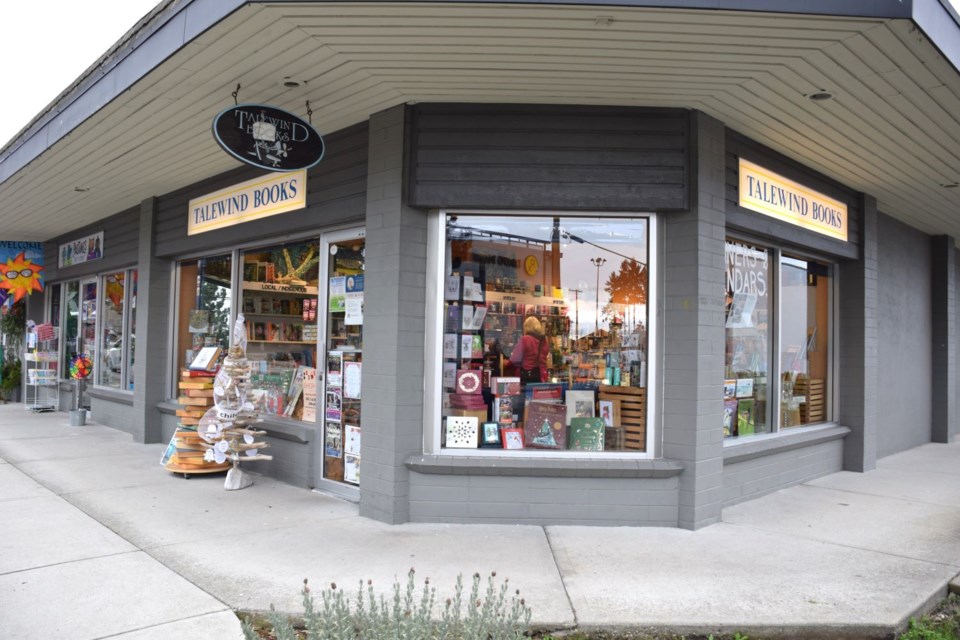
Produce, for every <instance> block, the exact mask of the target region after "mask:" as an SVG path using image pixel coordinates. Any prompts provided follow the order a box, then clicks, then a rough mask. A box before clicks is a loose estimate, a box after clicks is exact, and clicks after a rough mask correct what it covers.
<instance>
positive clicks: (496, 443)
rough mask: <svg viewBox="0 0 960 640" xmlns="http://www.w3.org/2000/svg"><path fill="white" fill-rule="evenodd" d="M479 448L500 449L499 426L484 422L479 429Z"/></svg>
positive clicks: (501, 443) (501, 444)
mask: <svg viewBox="0 0 960 640" xmlns="http://www.w3.org/2000/svg"><path fill="white" fill-rule="evenodd" d="M480 446H481V447H487V448H489V447H496V448H498V449H499V448H501V447H502V446H503V442H502V440H501V439H500V424H499V423H497V422H484V423H483V425H482V426H481V427H480Z"/></svg>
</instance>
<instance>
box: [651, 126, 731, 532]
mask: <svg viewBox="0 0 960 640" xmlns="http://www.w3.org/2000/svg"><path fill="white" fill-rule="evenodd" d="M692 133H693V136H692V139H693V141H692V147H693V156H692V157H693V163H694V164H693V166H694V167H695V168H696V170H695V172H693V179H694V180H695V183H694V188H693V189H691V193H692V196H693V197H692V203H691V208H690V210H689V211H686V212H683V213H676V214H672V213H671V214H667V215H666V216H665V217H664V218H665V220H666V225H665V226H666V233H665V235H666V246H665V256H664V275H665V278H664V297H663V300H664V314H663V325H662V326H663V331H664V350H665V358H664V370H663V456H664V457H665V458H669V459H673V460H678V461H681V462H683V464H684V466H685V469H684V472H683V474H682V475H681V476H680V494H679V505H680V509H679V518H678V525H679V526H681V527H683V528H685V529H697V528H700V527H703V526H706V525H709V524H713V523H715V522H718V521H719V520H720V512H721V508H722V505H723V370H724V354H725V349H724V329H723V325H724V323H723V313H724V269H725V264H724V238H725V224H726V213H725V211H726V198H725V181H724V172H725V168H726V167H725V162H724V151H725V143H724V126H723V123H721V122H719V121H717V120H714V119H713V118H710V117H709V116H707V115H705V114H702V113H696V114H694V116H693V131H692Z"/></svg>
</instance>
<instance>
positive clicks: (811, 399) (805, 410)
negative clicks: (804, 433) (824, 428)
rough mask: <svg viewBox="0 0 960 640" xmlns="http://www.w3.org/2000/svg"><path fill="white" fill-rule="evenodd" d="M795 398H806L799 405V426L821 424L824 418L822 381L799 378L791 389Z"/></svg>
mask: <svg viewBox="0 0 960 640" xmlns="http://www.w3.org/2000/svg"><path fill="white" fill-rule="evenodd" d="M793 393H794V395H797V396H806V398H807V401H806V402H804V403H801V404H800V422H801V424H810V423H812V422H822V421H823V420H824V418H825V417H826V408H825V405H826V397H827V396H826V386H825V385H824V381H823V379H813V380H811V379H809V378H800V379H799V380H797V382H796V384H795V385H794V387H793Z"/></svg>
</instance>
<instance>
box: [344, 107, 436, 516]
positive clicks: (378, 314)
mask: <svg viewBox="0 0 960 640" xmlns="http://www.w3.org/2000/svg"><path fill="white" fill-rule="evenodd" d="M406 131H407V121H406V114H405V109H404V108H402V107H397V108H393V109H389V110H387V111H383V112H381V113H377V114H374V115H373V116H371V118H370V180H369V189H368V192H367V245H366V247H367V254H366V268H365V272H364V282H365V285H364V286H365V298H364V309H363V325H364V326H363V347H364V354H365V355H364V363H363V398H362V399H361V416H362V420H363V425H362V426H363V437H362V438H361V443H360V446H361V449H360V460H361V465H362V467H363V471H362V473H361V474H360V489H361V494H360V515H363V516H366V517H369V518H374V519H376V520H380V521H382V522H388V523H393V524H396V523H400V522H406V521H407V520H409V509H408V499H409V483H410V472H409V471H408V470H407V469H406V467H405V466H404V462H405V461H406V459H407V458H408V457H409V456H411V455H413V454H417V453H421V452H422V451H423V371H424V370H423V361H424V330H425V322H426V320H425V310H424V307H425V302H426V297H425V295H426V294H425V288H426V273H427V233H426V230H427V214H426V213H425V212H423V211H417V210H416V209H412V208H410V207H408V206H406V205H405V204H404V203H403V198H402V193H403V175H404V171H403V169H404V167H403V164H404V144H405V141H406Z"/></svg>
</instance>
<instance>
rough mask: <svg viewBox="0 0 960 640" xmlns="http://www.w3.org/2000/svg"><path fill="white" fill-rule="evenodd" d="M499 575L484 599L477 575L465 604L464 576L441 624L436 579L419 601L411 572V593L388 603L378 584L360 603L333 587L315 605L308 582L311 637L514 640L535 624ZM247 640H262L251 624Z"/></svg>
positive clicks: (396, 594)
mask: <svg viewBox="0 0 960 640" xmlns="http://www.w3.org/2000/svg"><path fill="white" fill-rule="evenodd" d="M496 575H497V574H496V572H493V573H491V574H490V576H489V577H488V578H487V581H486V582H487V584H486V588H485V589H483V593H481V583H482V580H481V577H480V574H479V573H475V574H474V575H473V581H472V585H471V588H470V593H469V596H468V597H467V599H466V601H464V584H463V576H462V575H460V576H457V582H456V587H455V589H454V594H453V596H452V597H451V598H447V599H446V600H445V606H444V609H443V612H442V614H441V615H440V618H439V619H437V620H434V619H433V618H432V614H433V611H434V604H435V602H436V589H435V588H434V587H432V586H431V585H430V579H429V578H427V579H425V580H424V584H423V589H422V590H421V593H420V595H419V597H417V596H416V574H415V571H414V570H413V569H410V571H409V573H408V574H407V582H406V585H405V588H402V587H401V584H400V582H399V581H394V584H393V589H392V592H391V594H390V597H389V598H388V597H387V596H385V595H380V596H378V595H377V594H376V592H375V590H374V587H373V582H372V581H370V580H368V581H367V583H366V584H364V583H363V581H361V582H360V585H359V589H358V590H357V596H356V602H355V603H354V604H352V605H351V602H350V598H349V597H348V596H347V595H346V594H345V593H344V590H343V589H340V588H338V587H337V585H336V584H335V583H332V584H331V585H330V586H329V587H327V588H325V589H323V590H322V591H321V592H320V598H319V601H316V600H315V599H314V594H313V593H312V592H311V589H310V586H309V584H308V583H307V581H306V580H304V581H303V590H302V595H303V609H304V617H303V622H304V627H305V633H306V637H307V638H309V639H310V640H356V639H357V638H363V639H364V640H387V639H390V640H511V639H516V638H520V637H522V636H523V634H524V631H526V629H527V627H528V626H529V624H530V614H531V612H530V608H529V607H528V606H527V605H526V601H525V600H524V599H523V598H521V597H520V592H519V590H517V591H515V592H514V594H513V596H512V597H510V598H509V599H508V591H509V586H508V582H509V581H508V580H504V581H503V582H502V583H499V585H498V583H497V580H496ZM268 619H269V621H270V625H271V627H272V633H273V635H274V637H275V638H276V639H277V640H297V638H298V636H297V634H296V631H295V630H294V628H293V625H291V623H290V621H289V620H288V619H287V618H285V617H283V616H281V615H280V614H278V613H277V612H276V610H275V609H274V608H273V606H271V607H270V613H269V614H268ZM242 626H243V632H244V636H245V638H246V639H247V640H256V639H257V638H258V636H257V634H256V630H255V629H254V627H253V625H252V624H250V623H249V621H244V622H243V625H242Z"/></svg>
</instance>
